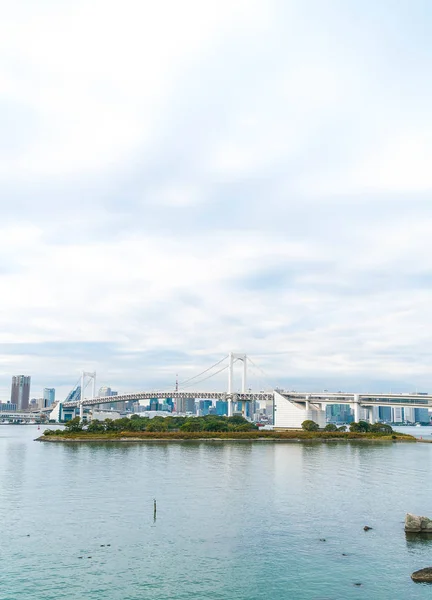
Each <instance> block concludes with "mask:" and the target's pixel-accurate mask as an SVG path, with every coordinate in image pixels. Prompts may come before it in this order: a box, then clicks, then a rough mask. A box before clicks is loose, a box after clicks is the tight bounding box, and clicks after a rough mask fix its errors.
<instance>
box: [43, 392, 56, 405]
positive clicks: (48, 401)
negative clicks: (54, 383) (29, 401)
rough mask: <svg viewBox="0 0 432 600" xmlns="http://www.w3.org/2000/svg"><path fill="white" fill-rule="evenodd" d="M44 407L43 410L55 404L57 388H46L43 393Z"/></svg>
mask: <svg viewBox="0 0 432 600" xmlns="http://www.w3.org/2000/svg"><path fill="white" fill-rule="evenodd" d="M43 399H44V405H43V407H42V408H47V407H49V406H51V405H52V404H54V402H55V388H44V391H43Z"/></svg>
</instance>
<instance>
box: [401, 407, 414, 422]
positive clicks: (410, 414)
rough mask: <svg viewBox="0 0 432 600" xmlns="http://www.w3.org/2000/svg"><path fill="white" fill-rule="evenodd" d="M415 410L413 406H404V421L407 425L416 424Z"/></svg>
mask: <svg viewBox="0 0 432 600" xmlns="http://www.w3.org/2000/svg"><path fill="white" fill-rule="evenodd" d="M415 420H416V419H415V408H413V407H412V406H404V421H406V422H407V423H415Z"/></svg>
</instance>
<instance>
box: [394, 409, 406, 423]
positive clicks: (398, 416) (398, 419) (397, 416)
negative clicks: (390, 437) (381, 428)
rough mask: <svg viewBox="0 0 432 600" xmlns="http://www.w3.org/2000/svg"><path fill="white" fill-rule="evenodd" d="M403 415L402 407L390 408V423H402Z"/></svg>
mask: <svg viewBox="0 0 432 600" xmlns="http://www.w3.org/2000/svg"><path fill="white" fill-rule="evenodd" d="M403 420H404V414H403V406H392V422H393V423H403Z"/></svg>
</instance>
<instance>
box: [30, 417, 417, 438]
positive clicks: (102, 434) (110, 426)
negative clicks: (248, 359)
mask: <svg viewBox="0 0 432 600" xmlns="http://www.w3.org/2000/svg"><path fill="white" fill-rule="evenodd" d="M187 440H196V441H198V440H203V441H205V440H207V441H215V440H226V441H232V440H239V441H242V440H243V441H261V442H262V441H286V442H289V441H292V442H298V441H307V442H310V441H321V442H328V441H362V440H364V441H383V442H387V441H390V442H395V441H396V442H415V441H416V439H415V438H414V437H412V436H410V435H406V434H403V433H397V432H394V431H393V429H392V428H391V427H390V425H386V424H383V423H377V424H375V425H370V424H369V423H367V422H366V421H359V422H358V423H351V425H350V427H349V431H347V428H346V427H345V426H342V427H336V425H333V424H332V423H329V424H328V425H327V426H326V427H325V428H324V429H321V430H320V429H319V427H318V425H317V424H316V423H315V422H314V421H304V422H303V423H302V429H301V430H263V429H260V428H259V427H258V426H257V425H255V424H254V423H250V422H249V421H247V420H246V419H244V418H243V417H241V416H233V417H225V416H217V415H207V416H204V417H180V416H167V417H160V416H157V417H154V418H152V419H149V418H148V417H141V416H140V415H138V414H133V415H131V417H123V418H120V419H116V420H112V419H105V420H104V421H98V420H92V421H91V422H90V423H88V424H87V423H82V422H80V419H79V417H75V418H74V419H72V420H71V421H68V422H66V423H65V428H64V429H46V430H45V431H44V433H43V435H42V436H40V437H39V438H37V441H41V442H110V441H114V442H141V441H142V442H145V441H167V442H168V441H187Z"/></svg>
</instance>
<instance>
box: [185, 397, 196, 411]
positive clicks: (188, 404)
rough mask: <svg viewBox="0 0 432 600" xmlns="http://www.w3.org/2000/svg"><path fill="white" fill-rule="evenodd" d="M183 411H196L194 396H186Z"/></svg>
mask: <svg viewBox="0 0 432 600" xmlns="http://www.w3.org/2000/svg"><path fill="white" fill-rule="evenodd" d="M185 412H187V413H192V414H195V413H196V409H195V398H186V400H185Z"/></svg>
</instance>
